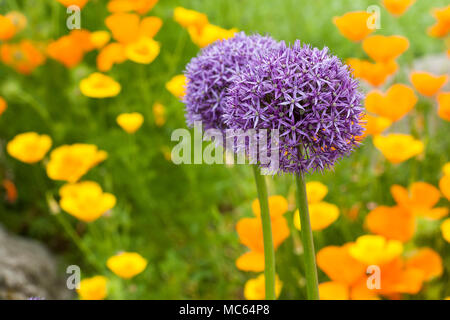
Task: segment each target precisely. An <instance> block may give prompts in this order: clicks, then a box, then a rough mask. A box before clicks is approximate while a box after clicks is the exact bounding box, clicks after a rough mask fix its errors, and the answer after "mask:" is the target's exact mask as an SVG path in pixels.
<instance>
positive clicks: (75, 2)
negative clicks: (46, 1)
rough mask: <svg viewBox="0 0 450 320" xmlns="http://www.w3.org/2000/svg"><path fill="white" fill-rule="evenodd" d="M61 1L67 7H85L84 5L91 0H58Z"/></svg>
mask: <svg viewBox="0 0 450 320" xmlns="http://www.w3.org/2000/svg"><path fill="white" fill-rule="evenodd" d="M56 1H58V2H59V3H61V4H62V5H63V6H65V7H70V6H77V7H80V9H83V7H84V6H85V5H86V3H88V1H89V0H56Z"/></svg>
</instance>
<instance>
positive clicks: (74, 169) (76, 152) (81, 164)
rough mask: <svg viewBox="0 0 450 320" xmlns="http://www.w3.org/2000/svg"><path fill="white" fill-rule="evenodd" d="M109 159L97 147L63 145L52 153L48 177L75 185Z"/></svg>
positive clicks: (48, 165)
mask: <svg viewBox="0 0 450 320" xmlns="http://www.w3.org/2000/svg"><path fill="white" fill-rule="evenodd" d="M107 157H108V154H107V153H106V152H105V151H101V150H98V148H97V146H95V145H91V144H73V145H63V146H61V147H58V148H56V149H54V150H53V151H52V152H51V154H50V161H49V163H48V164H47V175H48V176H49V178H50V179H53V180H63V181H67V182H71V183H75V182H77V181H78V180H79V179H80V178H81V177H82V176H84V175H85V174H86V173H87V172H88V171H89V170H90V169H91V168H93V167H95V166H96V165H97V164H99V163H100V162H102V161H104V160H106V158H107Z"/></svg>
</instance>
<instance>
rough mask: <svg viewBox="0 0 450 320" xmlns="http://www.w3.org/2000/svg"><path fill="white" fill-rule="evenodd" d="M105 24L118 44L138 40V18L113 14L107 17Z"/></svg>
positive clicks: (125, 14)
mask: <svg viewBox="0 0 450 320" xmlns="http://www.w3.org/2000/svg"><path fill="white" fill-rule="evenodd" d="M105 24H106V26H107V27H108V29H109V30H110V31H111V33H112V36H113V38H114V39H116V40H117V41H118V42H121V43H130V42H135V41H137V39H138V38H139V24H140V18H139V16H138V15H137V14H133V13H114V14H112V15H110V16H108V17H107V18H106V20H105Z"/></svg>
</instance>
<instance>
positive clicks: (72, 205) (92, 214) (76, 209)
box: [59, 181, 116, 222]
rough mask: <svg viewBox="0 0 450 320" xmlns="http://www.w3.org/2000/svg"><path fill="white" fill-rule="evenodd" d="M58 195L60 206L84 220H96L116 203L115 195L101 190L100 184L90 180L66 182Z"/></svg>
mask: <svg viewBox="0 0 450 320" xmlns="http://www.w3.org/2000/svg"><path fill="white" fill-rule="evenodd" d="M59 195H60V196H61V200H60V201H59V204H60V206H61V208H62V209H63V210H64V211H66V212H67V213H69V214H70V215H72V216H74V217H75V218H77V219H79V220H81V221H84V222H92V221H95V220H97V219H98V218H100V217H101V216H102V215H103V214H105V213H106V212H107V211H109V210H111V209H112V208H114V206H115V205H116V197H115V196H114V195H112V194H110V193H105V192H103V190H102V188H101V187H100V185H99V184H98V183H96V182H92V181H83V182H79V183H74V184H66V185H64V186H63V187H62V188H61V189H60V190H59Z"/></svg>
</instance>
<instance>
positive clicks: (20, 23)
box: [5, 11, 27, 33]
mask: <svg viewBox="0 0 450 320" xmlns="http://www.w3.org/2000/svg"><path fill="white" fill-rule="evenodd" d="M5 17H6V18H8V19H9V20H11V22H12V23H13V25H14V27H15V28H16V30H15V33H18V32H20V31H22V30H23V29H25V28H26V26H27V17H25V15H24V14H23V13H21V12H18V11H11V12H8V14H7V15H6V16H5Z"/></svg>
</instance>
